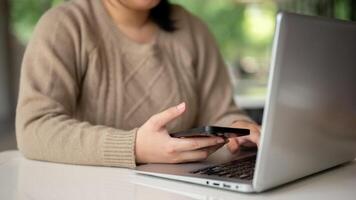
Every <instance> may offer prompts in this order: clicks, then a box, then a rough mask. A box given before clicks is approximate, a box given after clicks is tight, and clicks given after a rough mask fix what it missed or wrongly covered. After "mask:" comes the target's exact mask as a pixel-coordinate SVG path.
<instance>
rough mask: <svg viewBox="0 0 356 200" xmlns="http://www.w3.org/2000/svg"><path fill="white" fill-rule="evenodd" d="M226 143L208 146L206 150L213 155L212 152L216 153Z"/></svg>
mask: <svg viewBox="0 0 356 200" xmlns="http://www.w3.org/2000/svg"><path fill="white" fill-rule="evenodd" d="M224 145H225V144H219V145H215V146H212V147H208V148H207V149H206V150H207V151H208V154H209V155H211V154H213V153H215V152H216V151H217V150H218V149H220V148H221V147H223V146H224Z"/></svg>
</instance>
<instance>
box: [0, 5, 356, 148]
mask: <svg viewBox="0 0 356 200" xmlns="http://www.w3.org/2000/svg"><path fill="white" fill-rule="evenodd" d="M64 1H65V0H0V151H3V150H7V149H15V148H16V140H15V130H14V119H15V108H16V101H17V93H18V85H19V84H18V80H19V75H20V68H21V61H22V56H23V53H24V50H25V48H26V44H27V43H28V41H29V40H30V38H31V34H32V31H33V29H34V27H35V25H36V23H37V21H38V20H39V18H40V17H41V15H42V14H43V13H44V12H45V11H46V10H48V9H50V8H51V7H53V6H56V5H58V4H60V3H62V2H64ZM171 2H172V3H176V4H180V5H182V6H184V7H185V8H186V9H188V10H190V11H191V12H192V13H194V14H196V15H197V16H199V17H200V18H202V19H203V20H204V21H205V22H206V23H207V24H208V26H209V28H210V30H211V31H212V32H213V34H214V35H215V37H216V40H217V41H218V44H219V46H220V49H221V52H222V54H223V56H224V58H225V61H226V64H227V66H228V67H229V71H230V72H231V73H230V74H231V77H232V81H233V84H234V86H235V92H236V95H235V101H236V102H237V103H238V104H239V105H240V107H242V108H243V109H244V110H246V112H247V113H248V114H249V115H250V116H252V117H253V118H254V119H255V120H256V121H258V122H259V123H260V122H261V118H262V114H263V106H264V99H265V96H266V83H267V79H268V70H269V62H270V50H271V44H272V40H273V34H274V26H275V16H276V13H277V12H278V11H279V10H285V11H291V12H297V13H302V14H308V15H319V16H327V17H331V18H338V19H344V20H355V19H356V1H355V0H171Z"/></svg>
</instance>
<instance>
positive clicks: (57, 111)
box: [16, 9, 136, 168]
mask: <svg viewBox="0 0 356 200" xmlns="http://www.w3.org/2000/svg"><path fill="white" fill-rule="evenodd" d="M65 11H66V10H64V9H61V10H58V9H57V10H55V11H53V10H52V11H49V12H48V13H47V14H46V15H45V16H44V17H42V18H41V20H40V22H39V24H38V25H37V27H36V29H35V32H34V35H33V38H32V39H31V41H30V43H29V45H28V47H27V50H26V53H25V56H24V60H23V64H22V71H21V79H20V92H19V100H18V105H17V111H16V135H17V142H18V147H19V149H20V151H21V152H22V153H23V155H24V156H25V157H27V158H30V159H35V160H44V161H50V162H59V163H69V164H81V165H99V166H115V167H129V168H133V167H135V154H134V145H135V137H136V129H133V130H127V131H126V130H119V129H116V128H113V127H107V126H100V125H92V124H90V123H89V122H86V121H80V120H78V119H76V118H75V117H74V116H75V110H76V106H77V105H76V102H77V100H78V97H79V96H80V82H81V76H82V75H81V74H82V70H81V67H82V65H83V63H81V62H83V61H82V60H83V59H82V57H83V54H84V53H82V51H84V50H83V49H82V48H81V39H82V38H81V37H80V30H78V29H79V27H80V25H79V24H76V23H77V22H76V21H75V20H73V19H71V18H70V14H68V15H67V14H66V13H65Z"/></svg>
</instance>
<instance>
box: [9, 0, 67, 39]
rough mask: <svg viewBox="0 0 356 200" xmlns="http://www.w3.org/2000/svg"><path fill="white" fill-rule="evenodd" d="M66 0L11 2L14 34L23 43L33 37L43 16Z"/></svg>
mask: <svg viewBox="0 0 356 200" xmlns="http://www.w3.org/2000/svg"><path fill="white" fill-rule="evenodd" d="M63 1H64V0H11V1H10V6H11V25H12V29H13V32H14V33H15V34H16V36H17V37H18V38H19V39H20V41H22V42H23V43H27V41H28V40H29V38H30V37H31V33H32V31H33V28H34V26H35V25H36V23H37V21H38V20H39V18H40V17H41V15H42V14H43V13H44V12H45V11H46V10H48V9H49V8H51V7H52V6H53V5H56V4H58V3H61V2H63Z"/></svg>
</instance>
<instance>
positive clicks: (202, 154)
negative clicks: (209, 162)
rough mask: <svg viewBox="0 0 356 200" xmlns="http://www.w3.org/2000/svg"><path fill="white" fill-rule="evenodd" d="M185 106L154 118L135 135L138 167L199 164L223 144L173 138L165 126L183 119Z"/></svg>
mask: <svg viewBox="0 0 356 200" xmlns="http://www.w3.org/2000/svg"><path fill="white" fill-rule="evenodd" d="M184 111H185V103H181V104H179V105H178V106H176V107H172V108H169V109H167V110H165V111H163V112H161V113H158V114H156V115H153V116H152V117H151V118H150V119H149V120H147V122H146V123H145V124H143V125H142V126H141V127H140V128H139V129H138V131H137V136H136V145H135V153H136V162H137V163H182V162H193V161H201V160H204V159H206V158H207V157H208V156H209V155H210V154H211V153H213V152H215V151H216V150H217V149H219V148H220V147H222V146H223V145H224V144H225V140H224V139H223V138H220V137H204V138H203V137H201V138H172V137H170V136H169V133H168V131H167V129H166V128H165V125H166V124H168V123H169V122H170V121H172V120H174V119H176V118H177V117H179V116H180V115H182V114H183V113H184Z"/></svg>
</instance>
